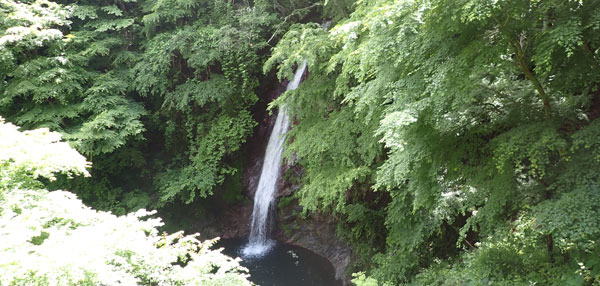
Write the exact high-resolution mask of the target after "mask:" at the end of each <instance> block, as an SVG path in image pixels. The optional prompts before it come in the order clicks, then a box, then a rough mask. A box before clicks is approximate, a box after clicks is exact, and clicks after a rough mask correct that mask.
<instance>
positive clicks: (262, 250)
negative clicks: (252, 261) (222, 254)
mask: <svg viewBox="0 0 600 286" xmlns="http://www.w3.org/2000/svg"><path fill="white" fill-rule="evenodd" d="M273 246H275V241H273V240H270V239H269V240H267V241H265V242H262V243H256V242H254V243H251V242H248V244H246V246H244V248H242V257H244V258H256V257H262V256H264V255H265V254H267V253H269V251H271V249H273Z"/></svg>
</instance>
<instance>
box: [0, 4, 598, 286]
mask: <svg viewBox="0 0 600 286" xmlns="http://www.w3.org/2000/svg"><path fill="white" fill-rule="evenodd" d="M325 23H329V24H326V25H324V24H325ZM599 50H600V1H597V0H543V1H542V0H495V1H489V0H358V1H352V0H326V1H324V2H320V1H313V0H299V1H295V0H283V1H277V0H256V1H224V0H110V1H109V0H102V1H92V0H81V1H48V0H35V1H33V0H29V1H15V0H0V116H2V117H4V118H5V119H6V121H8V122H12V123H14V124H16V125H19V126H22V129H24V130H29V129H36V128H42V127H45V128H49V129H50V130H52V131H55V132H60V134H62V138H64V140H66V141H67V142H68V143H69V144H70V146H72V147H73V148H75V149H76V150H77V151H78V152H79V153H81V154H83V155H84V156H86V158H87V159H82V158H83V157H77V156H80V155H77V156H76V155H73V153H69V154H71V155H72V156H71V155H69V156H71V157H69V158H72V159H73V160H75V159H76V160H80V159H81V160H83V161H78V162H79V163H81V164H78V165H77V166H78V169H70V168H71V167H72V166H70V165H63V163H64V162H68V160H66V161H64V162H63V161H61V160H58V159H56V158H53V157H48V158H46V157H43V156H44V155H42V154H38V153H35V152H36V151H35V150H33V151H31V152H32V153H28V155H27V156H30V157H28V158H30V159H28V160H29V161H26V163H27V164H33V165H25V167H24V168H25V169H24V170H26V171H25V172H13V171H12V169H13V168H14V167H13V166H14V165H15V164H19V160H16V159H15V158H13V157H6V156H5V155H4V154H8V152H9V151H8V150H12V149H10V148H14V147H11V146H12V145H10V144H11V143H10V142H9V141H6V139H5V138H8V135H6V136H4V135H3V137H2V138H0V140H1V141H0V148H1V149H0V173H1V174H2V178H1V179H2V180H1V181H0V200H2V201H1V202H2V203H1V204H0V212H2V213H0V215H2V216H4V215H5V212H7V211H8V210H7V209H6V208H5V206H6V205H8V204H9V203H10V204H16V205H18V204H25V203H26V202H25V201H23V200H25V199H23V197H22V196H23V195H24V194H25V193H23V192H17V191H15V190H17V189H22V188H25V189H31V188H33V187H31V186H32V185H35V188H36V189H41V190H44V189H50V190H57V189H66V190H72V191H73V192H75V193H76V194H77V195H78V196H79V197H80V198H81V199H82V200H83V202H84V203H86V204H87V205H90V206H93V207H94V208H97V209H100V210H104V211H112V212H113V213H115V214H125V213H128V212H131V211H135V210H138V209H141V208H152V209H157V208H158V209H159V212H160V210H167V209H168V208H169V207H172V206H181V205H186V204H194V205H195V206H196V207H198V208H202V206H203V204H204V203H206V204H208V202H209V201H210V199H211V198H212V197H215V196H222V197H225V198H228V200H229V201H230V202H233V201H236V200H243V196H242V191H241V187H240V180H241V178H240V177H241V175H240V174H241V173H242V171H243V169H244V168H245V167H246V165H245V164H246V162H245V161H244V158H245V157H244V154H243V146H244V143H245V142H246V141H247V140H248V138H250V136H251V135H252V132H253V129H254V127H255V126H256V125H257V124H258V122H256V118H255V117H254V116H253V114H254V113H255V112H256V110H255V109H256V108H257V106H260V104H258V103H259V102H260V101H264V100H265V98H264V96H263V95H264V93H266V92H267V89H269V88H273V86H275V85H276V84H275V82H277V81H278V80H282V81H283V80H286V79H289V78H290V77H291V76H292V74H293V69H294V68H295V67H296V66H297V65H298V64H301V63H302V62H303V61H307V62H308V70H309V73H308V75H307V76H306V79H305V80H304V82H303V83H302V84H301V85H300V87H299V88H298V89H297V90H294V91H290V92H287V93H285V94H283V95H282V96H281V97H279V98H278V99H277V100H275V101H274V102H272V103H271V106H270V107H271V108H275V107H278V106H282V105H286V106H287V108H288V109H289V110H290V113H291V115H292V118H293V123H294V124H293V126H292V128H291V130H290V133H289V136H288V139H287V147H286V154H287V156H288V157H289V158H293V159H294V160H290V161H293V162H294V164H297V167H298V168H300V169H301V170H302V172H301V175H300V176H299V177H298V178H295V179H294V180H295V181H297V182H298V183H299V184H300V188H299V190H298V191H297V192H295V193H294V195H293V196H294V197H295V198H296V199H298V202H299V204H300V205H301V206H302V208H303V211H304V213H303V214H302V215H306V216H310V215H311V214H315V213H319V214H326V215H329V216H333V217H335V218H336V221H337V224H338V226H339V227H338V235H339V236H340V237H341V238H343V239H345V240H346V241H347V242H348V243H350V244H351V245H352V249H353V252H354V265H353V268H352V271H353V272H357V274H356V275H355V276H356V279H355V280H354V282H355V283H356V284H358V285H402V284H407V285H600V255H599V253H600V245H599V243H600V186H599V182H600V181H599V179H600V178H599V174H600V143H599V142H600V141H599V140H598V138H599V136H600V119H598V117H599V116H600V97H599V96H600V90H599V87H600V86H599V84H600V73H598V70H599V68H600V52H599ZM261 96H263V97H261ZM2 124H3V125H2V126H3V127H2V128H12V129H11V130H12V131H10V132H13V133H14V132H18V131H16V130H15V129H14V128H13V127H12V126H13V125H7V124H6V123H2ZM6 126H8V127H6ZM34 132H35V131H34ZM13 133H11V134H13ZM14 134H17V133H14ZM52 134H54V135H52V136H57V135H56V134H55V133H52ZM15 136H16V135H15ZM19 136H20V135H19ZM5 142H9V144H6V143H5ZM52 142H57V141H56V140H54V141H52ZM25 146H27V145H25ZM61 148H62V147H61ZM65 148H66V147H65ZM22 151H23V152H25V151H28V150H22ZM28 152H29V151H28ZM65 152H67V153H68V152H71V151H65ZM73 152H74V151H73ZM61 156H62V155H61ZM36 158H42V159H40V160H45V159H48V160H53V161H52V162H53V164H58V165H53V166H54V167H52V168H50V169H47V168H45V167H44V168H38V167H35V166H37V165H36V164H38V162H43V161H37V159H36ZM44 158H45V159H44ZM78 158H79V159H78ZM55 159H56V160H55ZM85 160H89V161H91V162H92V165H91V168H89V174H91V177H89V176H75V177H74V178H69V177H72V176H67V175H55V173H56V172H58V173H61V172H64V171H67V173H68V171H70V170H75V171H76V172H75V173H74V174H71V175H75V174H88V171H87V170H88V169H86V166H87V165H85V164H87V163H85V162H86V161H85ZM44 164H45V163H44ZM82 164H84V165H85V166H84V165H82ZM88 167H89V166H88ZM19 168H21V167H19ZM53 168H54V169H53ZM40 176H41V177H44V178H46V179H41V180H38V179H37V178H38V177H40ZM15 178H17V179H15ZM16 182H20V183H16ZM22 184H25V185H22ZM27 194H28V193H27ZM49 194H50V195H49ZM36 196H39V197H40V198H41V199H40V204H38V205H35V206H34V205H31V206H29V207H30V208H39V206H40V205H43V204H47V203H51V200H54V199H56V198H55V197H61V200H66V201H69V202H70V203H69V204H70V205H71V204H72V207H73V208H74V211H81V210H80V209H81V208H83V206H82V205H81V204H80V203H79V202H78V201H77V203H75V201H76V200H75V199H74V198H72V197H70V195H64V194H63V193H60V192H49V193H48V192H47V191H43V195H36ZM29 203H31V202H27V204H29ZM48 211H50V212H52V211H56V210H54V209H48ZM120 218H121V217H114V216H111V217H110V218H105V219H110V220H112V219H120ZM2 223H3V224H1V225H0V231H4V229H5V228H6V227H8V226H9V225H10V224H11V222H10V221H8V222H6V223H4V221H3V222H2ZM134 224H135V225H138V224H141V225H143V224H144V222H143V220H140V222H137V221H136V222H134ZM152 227H155V225H153V226H152ZM32 235H37V236H36V237H38V236H39V235H40V234H39V233H38V234H32ZM43 241H44V240H43V239H42V242H43ZM23 243H25V242H23ZM44 243H45V242H44ZM195 243H199V242H195ZM42 245H43V244H42ZM15 247H17V246H15ZM18 247H21V246H18ZM23 247H25V246H23ZM215 255H216V254H215ZM2 265H3V264H2V263H1V261H0V273H2V271H9V270H7V269H9V268H4V266H2ZM148 267H149V268H148V269H154V268H152V267H159V266H156V265H149V266H148ZM232 267H233V268H231V269H234V270H236V271H237V268H235V267H236V266H232ZM227 269H229V268H227ZM148 271H151V270H148ZM233 272H235V271H233ZM6 273H8V272H6ZM235 273H237V272H235ZM165 275H167V274H165ZM169 275H170V274H169ZM232 275H233V274H232ZM235 275H237V274H235ZM235 275H234V276H235ZM236 277H238V276H235V277H234V278H232V279H237V278H236ZM239 277H242V278H240V279H241V280H240V281H245V280H244V279H243V275H241V276H239ZM236 281H237V280H236Z"/></svg>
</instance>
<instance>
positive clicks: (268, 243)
mask: <svg viewBox="0 0 600 286" xmlns="http://www.w3.org/2000/svg"><path fill="white" fill-rule="evenodd" d="M305 69H306V62H303V63H302V64H301V65H300V66H299V67H298V69H297V70H296V74H295V75H294V79H293V80H292V81H290V82H289V84H288V86H287V89H286V90H294V89H296V88H297V87H298V85H299V84H300V80H301V79H302V75H303V74H304V70H305ZM289 125H290V121H289V116H288V114H287V110H286V108H285V106H281V107H280V108H279V112H278V113H277V119H276V120H275V126H273V131H271V136H270V137H269V143H268V144H267V150H266V152H265V158H264V161H263V165H262V170H261V173H260V179H259V181H258V187H257V189H256V193H255V195H254V209H253V210H252V223H251V226H250V237H249V239H248V244H247V245H246V246H245V247H244V249H243V250H242V253H243V255H244V256H260V255H262V254H264V253H266V252H267V251H268V250H269V249H270V248H271V247H272V246H273V244H274V242H273V240H271V239H270V238H269V234H270V231H271V225H272V223H270V218H271V217H270V216H269V214H270V213H272V212H273V211H274V208H275V204H274V201H275V193H276V191H277V180H278V179H279V173H280V171H281V154H282V153H283V143H284V142H285V134H286V132H287V130H288V127H289Z"/></svg>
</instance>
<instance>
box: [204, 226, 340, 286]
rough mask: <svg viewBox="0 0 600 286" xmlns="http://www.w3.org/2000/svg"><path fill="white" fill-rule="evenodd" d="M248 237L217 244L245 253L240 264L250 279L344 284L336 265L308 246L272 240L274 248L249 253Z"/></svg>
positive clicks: (268, 283)
mask: <svg viewBox="0 0 600 286" xmlns="http://www.w3.org/2000/svg"><path fill="white" fill-rule="evenodd" d="M247 242H248V241H247V240H246V239H244V238H232V239H223V240H221V241H219V242H218V243H217V245H215V246H214V247H215V248H221V247H222V248H224V249H223V253H224V254H227V255H229V256H232V257H241V258H242V261H241V262H240V264H241V265H242V266H244V267H246V268H247V269H248V270H249V274H250V277H249V280H250V281H252V282H253V283H255V284H256V285H261V286H307V285H310V286H340V285H341V284H342V283H341V281H338V280H336V279H335V269H334V268H333V265H331V263H329V261H328V260H327V259H325V258H324V257H322V256H319V255H317V254H315V253H314V252H311V251H309V250H308V249H306V248H302V247H299V246H294V245H290V244H286V243H283V242H280V241H275V240H272V241H271V243H272V244H271V246H270V248H269V249H268V250H267V251H265V252H263V253H262V254H261V255H260V256H248V257H246V255H245V254H244V250H245V249H247V248H248V245H247Z"/></svg>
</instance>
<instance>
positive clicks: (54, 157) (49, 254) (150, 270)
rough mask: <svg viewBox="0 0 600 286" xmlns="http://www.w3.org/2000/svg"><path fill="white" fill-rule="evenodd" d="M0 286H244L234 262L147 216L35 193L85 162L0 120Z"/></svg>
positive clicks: (43, 133) (54, 137)
mask: <svg viewBox="0 0 600 286" xmlns="http://www.w3.org/2000/svg"><path fill="white" fill-rule="evenodd" d="M0 137H2V138H3V140H2V141H1V142H0V154H1V155H0V173H1V175H2V176H1V178H2V180H1V181H0V195H1V196H0V205H1V208H0V234H1V237H2V247H0V283H1V284H3V285H4V284H6V285H84V284H85V285H251V283H250V282H248V281H247V280H246V277H247V274H245V273H246V272H245V269H244V268H242V267H240V266H239V264H238V262H239V261H238V260H236V259H232V258H230V257H227V256H225V255H223V254H221V252H220V250H213V249H211V245H212V244H213V243H214V240H213V241H206V242H200V241H199V240H198V239H197V235H187V236H186V235H183V232H177V233H174V234H170V235H169V234H165V233H160V232H159V230H158V227H160V226H161V225H162V223H161V220H160V219H159V218H149V216H151V215H153V214H154V212H148V211H145V210H140V211H137V212H135V213H130V214H128V215H124V216H115V215H113V214H111V213H109V212H102V211H96V210H93V209H91V208H89V207H87V206H85V205H84V204H82V202H81V201H80V200H78V199H77V198H76V196H75V195H74V194H72V193H69V192H66V191H52V192H50V191H47V190H45V189H42V188H41V187H43V184H42V183H41V182H40V180H43V179H47V180H54V179H55V178H56V177H55V176H56V174H57V173H63V174H68V175H80V174H83V175H89V173H88V172H87V168H89V167H90V163H89V162H87V161H86V160H85V158H84V157H83V156H82V155H80V154H79V153H78V152H77V151H75V150H74V149H72V148H71V147H70V146H69V145H68V144H67V143H65V142H61V141H60V138H61V135H60V134H59V133H56V132H50V131H48V129H36V130H32V131H25V132H20V131H18V128H17V127H16V126H15V125H12V124H9V123H5V122H4V121H3V119H2V118H0Z"/></svg>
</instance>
